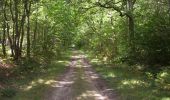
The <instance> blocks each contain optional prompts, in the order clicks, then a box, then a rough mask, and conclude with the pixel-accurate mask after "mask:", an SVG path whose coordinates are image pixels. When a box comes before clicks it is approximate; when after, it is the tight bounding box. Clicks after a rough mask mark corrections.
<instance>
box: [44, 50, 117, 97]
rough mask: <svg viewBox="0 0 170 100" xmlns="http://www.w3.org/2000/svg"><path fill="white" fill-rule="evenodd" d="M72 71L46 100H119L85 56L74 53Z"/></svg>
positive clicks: (52, 90)
mask: <svg viewBox="0 0 170 100" xmlns="http://www.w3.org/2000/svg"><path fill="white" fill-rule="evenodd" d="M69 66H70V69H69V71H67V72H66V73H65V74H64V75H63V76H62V77H61V78H60V79H59V80H58V81H57V82H56V83H55V84H53V86H52V89H51V90H50V91H48V92H47V94H46V96H45V98H44V100H117V99H118V98H117V95H116V92H115V91H114V90H112V89H109V88H108V87H107V85H106V84H105V81H104V80H102V79H101V78H100V76H99V75H98V74H97V73H96V72H95V71H94V70H93V69H92V68H91V65H90V64H89V62H88V60H87V58H86V57H85V55H83V54H81V53H80V52H78V51H73V56H72V58H71V62H70V64H69Z"/></svg>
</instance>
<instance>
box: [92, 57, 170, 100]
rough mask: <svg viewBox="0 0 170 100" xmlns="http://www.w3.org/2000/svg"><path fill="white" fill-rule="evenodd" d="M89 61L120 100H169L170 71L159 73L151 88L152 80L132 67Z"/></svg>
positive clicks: (94, 60)
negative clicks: (117, 94)
mask: <svg viewBox="0 0 170 100" xmlns="http://www.w3.org/2000/svg"><path fill="white" fill-rule="evenodd" d="M91 61H92V65H93V67H94V68H95V70H96V71H97V72H98V73H100V74H101V75H102V76H103V78H104V79H106V81H107V83H108V85H109V86H110V87H111V88H113V89H115V90H116V91H118V93H119V95H120V98H121V100H170V70H167V69H166V70H164V71H162V72H160V73H159V75H158V79H156V80H154V82H155V84H156V85H155V86H153V85H152V83H153V79H151V78H150V77H148V76H147V75H146V74H144V72H141V71H138V70H134V68H132V67H128V66H127V65H110V64H104V63H103V62H101V61H99V60H97V59H92V60H91Z"/></svg>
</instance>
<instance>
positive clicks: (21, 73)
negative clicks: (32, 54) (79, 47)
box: [0, 52, 70, 100]
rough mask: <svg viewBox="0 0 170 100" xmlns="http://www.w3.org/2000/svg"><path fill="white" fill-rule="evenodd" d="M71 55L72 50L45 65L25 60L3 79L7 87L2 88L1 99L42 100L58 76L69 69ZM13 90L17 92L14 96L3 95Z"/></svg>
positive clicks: (0, 91)
mask: <svg viewBox="0 0 170 100" xmlns="http://www.w3.org/2000/svg"><path fill="white" fill-rule="evenodd" d="M69 56H70V52H65V53H63V54H62V57H60V59H58V60H52V61H51V62H50V63H47V64H45V65H44V64H42V63H39V62H36V61H29V62H28V61H24V62H23V63H22V64H21V65H19V66H17V67H15V68H13V69H12V72H13V73H12V75H11V76H10V77H8V79H4V80H3V83H4V84H5V88H4V89H1V90H0V94H1V96H0V100H42V98H43V95H44V93H45V91H47V90H48V88H49V87H50V85H51V84H52V83H54V81H55V80H56V78H57V76H59V75H60V74H62V73H63V72H64V71H65V70H66V69H67V66H66V65H67V64H68V61H69ZM13 90H14V91H13ZM11 91H12V93H13V92H15V93H13V94H14V95H13V96H11V95H10V97H9V96H8V95H5V96H4V95H3V94H11Z"/></svg>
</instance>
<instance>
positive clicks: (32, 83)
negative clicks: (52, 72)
mask: <svg viewBox="0 0 170 100" xmlns="http://www.w3.org/2000/svg"><path fill="white" fill-rule="evenodd" d="M55 82H57V81H55V80H44V79H38V80H36V81H32V82H31V83H30V84H29V85H26V86H23V87H21V89H23V90H24V91H29V90H30V89H32V88H33V87H36V86H38V85H41V84H44V85H49V86H50V85H52V84H53V83H55Z"/></svg>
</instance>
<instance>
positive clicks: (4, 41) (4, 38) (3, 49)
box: [2, 20, 6, 56]
mask: <svg viewBox="0 0 170 100" xmlns="http://www.w3.org/2000/svg"><path fill="white" fill-rule="evenodd" d="M5 24H6V22H5V20H4V23H3V37H2V51H3V55H4V56H6V25H5Z"/></svg>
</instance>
